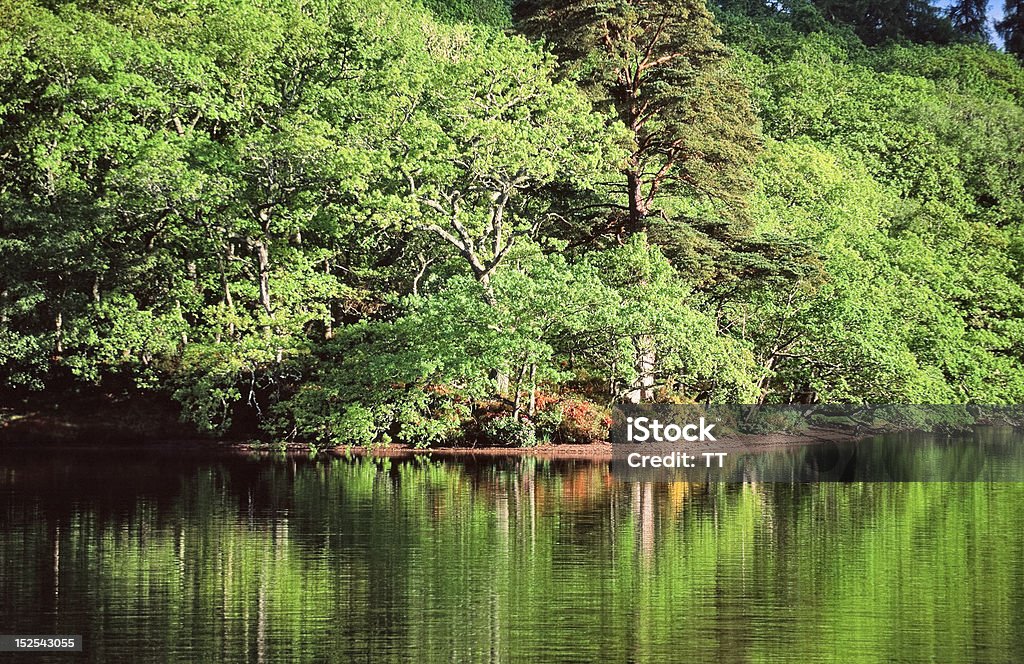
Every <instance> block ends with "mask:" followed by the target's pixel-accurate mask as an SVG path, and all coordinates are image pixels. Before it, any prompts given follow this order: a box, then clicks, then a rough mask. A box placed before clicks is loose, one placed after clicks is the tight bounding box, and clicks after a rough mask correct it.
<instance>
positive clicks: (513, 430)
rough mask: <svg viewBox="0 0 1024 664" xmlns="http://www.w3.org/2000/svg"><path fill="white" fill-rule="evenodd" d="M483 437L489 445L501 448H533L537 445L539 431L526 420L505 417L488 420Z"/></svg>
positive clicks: (509, 416)
mask: <svg viewBox="0 0 1024 664" xmlns="http://www.w3.org/2000/svg"><path fill="white" fill-rule="evenodd" d="M483 435H484V438H485V439H486V440H487V442H488V443H490V444H491V445H497V446H499V447H533V446H535V445H536V444H537V431H536V429H535V428H534V426H533V424H532V423H530V421H529V420H527V419H526V418H517V417H513V416H511V415H503V416H501V417H495V418H493V419H490V420H487V422H485V423H484V426H483Z"/></svg>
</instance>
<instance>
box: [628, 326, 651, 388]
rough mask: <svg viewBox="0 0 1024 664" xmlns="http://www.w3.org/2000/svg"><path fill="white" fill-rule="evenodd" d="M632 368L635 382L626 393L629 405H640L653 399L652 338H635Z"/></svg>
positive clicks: (645, 336)
mask: <svg viewBox="0 0 1024 664" xmlns="http://www.w3.org/2000/svg"><path fill="white" fill-rule="evenodd" d="M633 349H634V354H633V363H634V364H633V368H634V369H635V370H636V380H634V382H633V386H632V389H631V390H630V391H629V392H627V393H626V400H627V401H629V402H630V403H641V402H644V401H651V400H652V399H654V369H655V365H656V364H657V356H656V353H655V349H654V338H653V337H652V336H650V335H648V334H645V335H642V336H639V337H637V338H636V339H635V340H634V341H633Z"/></svg>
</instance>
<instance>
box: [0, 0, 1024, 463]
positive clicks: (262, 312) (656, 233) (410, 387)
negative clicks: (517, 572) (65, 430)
mask: <svg viewBox="0 0 1024 664" xmlns="http://www.w3.org/2000/svg"><path fill="white" fill-rule="evenodd" d="M988 24H989V20H988V18H987V16H986V7H985V4H984V3H980V4H979V3H978V2H977V1H976V0H963V2H961V3H958V4H956V5H954V6H953V7H951V8H949V9H939V8H937V7H934V6H932V5H929V4H927V2H925V1H923V0H913V1H911V0H813V1H811V2H807V1H801V0H792V1H790V0H779V1H774V0H773V1H771V2H761V1H760V0H724V2H723V3H722V4H716V5H711V6H708V5H705V4H704V0H663V1H661V2H647V1H643V0H639V1H632V2H627V1H625V0H575V1H572V2H556V1H550V2H549V1H548V0H529V1H526V2H519V3H515V4H514V5H513V6H508V5H506V4H505V3H504V2H503V1H502V0H457V1H452V2H449V1H447V0H433V1H431V2H428V3H426V4H420V3H417V2H415V1H414V0H187V1H185V2H169V1H167V0H124V1H123V2H122V1H119V0H79V1H77V2H73V1H69V2H65V1H62V0H38V1H35V2H33V1H31V0H0V170H2V174H0V250H2V256H3V260H2V262H0V378H2V385H0V390H2V391H3V399H5V400H6V401H7V402H8V403H13V402H17V401H18V400H24V399H31V398H33V395H39V394H44V395H47V397H48V398H53V399H74V398H75V395H81V394H85V393H88V392H89V391H101V392H103V393H107V394H117V395H132V396H133V398H139V397H142V398H145V397H146V396H147V395H149V396H152V397H154V398H156V397H173V398H174V399H175V400H176V402H177V403H179V404H180V406H181V409H182V416H183V418H185V419H186V420H188V421H190V422H192V423H194V424H195V426H196V427H197V428H198V429H200V430H204V431H208V432H211V433H214V434H224V433H227V432H230V431H231V430H232V428H234V430H235V432H236V433H237V432H238V431H243V430H246V427H250V429H251V431H255V430H256V428H258V430H259V431H260V432H262V433H261V434H260V435H263V436H266V437H270V438H274V439H279V440H297V441H306V442H310V443H313V444H317V445H333V444H347V443H355V444H359V443H386V442H389V441H400V442H405V443H409V444H412V445H417V446H426V445H436V444H441V443H444V442H450V441H457V440H463V439H466V438H467V437H468V438H478V437H481V436H482V437H483V438H486V439H489V440H491V441H492V442H497V443H505V444H531V443H533V442H535V441H537V440H556V441H567V440H576V441H583V440H591V439H594V438H600V437H601V436H602V435H603V427H604V426H606V425H607V413H608V410H607V409H608V407H609V405H610V404H613V403H616V402H626V401H631V402H639V401H660V402H671V403H806V402H829V403H980V404H1020V403H1024V68H1022V67H1021V64H1020V62H1019V60H1018V57H1024V4H1022V3H1021V2H1020V0H1007V3H1006V7H1005V8H1004V11H1003V14H1002V18H1000V19H999V20H998V21H997V22H996V24H995V31H994V32H992V33H990V32H989V31H988V29H987V27H986V26H987V25H988ZM994 38H998V39H999V44H1000V48H996V47H995V46H993V45H991V44H990V43H989V42H988V40H989V39H994ZM251 431H250V433H251Z"/></svg>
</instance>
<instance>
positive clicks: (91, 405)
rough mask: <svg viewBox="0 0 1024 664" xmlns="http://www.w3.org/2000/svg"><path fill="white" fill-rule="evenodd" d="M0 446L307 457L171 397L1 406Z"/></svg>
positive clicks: (406, 454)
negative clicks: (215, 421) (233, 436)
mask: <svg viewBox="0 0 1024 664" xmlns="http://www.w3.org/2000/svg"><path fill="white" fill-rule="evenodd" d="M857 437H858V436H857V435H855V434H853V433H852V432H849V431H845V430H841V429H828V428H812V429H808V430H806V431H803V432H798V433H772V434H757V435H754V434H739V435H730V436H722V437H720V438H719V440H718V441H717V442H715V443H707V444H705V445H704V448H699V447H697V448H695V449H698V451H699V450H700V449H707V450H709V451H710V450H714V451H720V452H739V451H744V452H758V451H771V450H777V449H782V448H787V447H795V446H801V445H813V444H817V443H822V442H826V441H833V442H842V441H849V440H853V439H855V438H857ZM0 447H6V448H41V447H45V448H47V449H54V448H60V447H73V448H75V449H82V450H86V449H111V448H131V449H135V450H142V449H145V450H153V451H161V452H167V451H180V452H215V453H224V452H227V453H245V454H268V453H275V454H280V453H281V452H284V453H286V454H302V455H308V454H309V452H310V448H309V446H308V445H305V444H273V443H266V442H247V441H239V440H218V439H213V438H204V437H203V436H200V435H198V434H196V432H195V431H194V430H193V429H192V428H191V427H189V426H188V425H185V424H182V423H181V422H180V421H179V419H178V410H177V408H176V407H175V405H174V404H172V403H169V402H167V403H165V402H161V401H153V400H144V401H143V400H122V401H118V400H114V399H99V398H94V399H88V400H82V401H79V402H76V403H74V404H70V405H69V404H61V405H57V404H53V405H46V404H43V405H35V407H33V408H18V407H2V408H0ZM321 452H322V453H323V454H326V455H328V456H332V457H345V456H373V457H389V458H410V457H414V456H429V457H433V458H446V457H462V458H466V457H475V458H480V459H486V458H508V457H534V458H540V459H587V460H593V461H609V460H611V458H612V446H611V444H610V443H608V442H603V441H595V442H593V443H589V444H546V445H538V446H536V447H529V448H509V447H488V446H479V445H478V446H472V445H466V446H450V447H437V448H427V449H417V448H414V447H412V446H409V445H397V444H394V445H389V446H387V447H375V448H362V447H356V446H339V447H334V448H329V449H326V450H322V451H321Z"/></svg>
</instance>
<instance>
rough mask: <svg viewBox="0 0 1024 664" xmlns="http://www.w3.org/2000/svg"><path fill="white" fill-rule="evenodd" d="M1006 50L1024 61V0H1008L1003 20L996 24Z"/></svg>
mask: <svg viewBox="0 0 1024 664" xmlns="http://www.w3.org/2000/svg"><path fill="white" fill-rule="evenodd" d="M996 32H998V33H999V36H1000V37H1002V38H1003V42H1004V43H1005V45H1006V52H1007V53H1013V54H1014V55H1016V56H1017V57H1018V58H1019V59H1021V60H1022V61H1024V0H1006V9H1005V10H1004V12H1003V20H1002V21H999V23H997V24H996Z"/></svg>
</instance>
